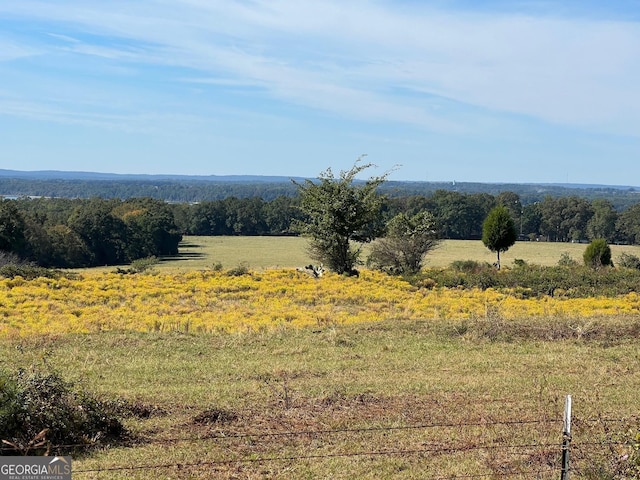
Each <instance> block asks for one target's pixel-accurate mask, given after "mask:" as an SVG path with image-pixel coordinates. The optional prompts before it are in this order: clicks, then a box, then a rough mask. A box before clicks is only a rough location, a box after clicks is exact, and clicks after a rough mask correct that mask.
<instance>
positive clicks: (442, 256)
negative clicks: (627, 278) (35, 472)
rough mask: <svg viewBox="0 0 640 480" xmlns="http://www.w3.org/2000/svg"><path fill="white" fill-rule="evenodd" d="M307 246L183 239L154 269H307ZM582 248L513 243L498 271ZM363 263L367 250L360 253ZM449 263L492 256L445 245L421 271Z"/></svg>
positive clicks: (290, 241)
mask: <svg viewBox="0 0 640 480" xmlns="http://www.w3.org/2000/svg"><path fill="white" fill-rule="evenodd" d="M306 246H307V240H306V239H304V238H301V237H225V236H219V237H190V236H187V237H185V238H184V240H183V242H182V244H181V245H180V254H179V255H178V256H176V257H171V258H167V259H164V260H163V261H162V262H161V264H160V265H158V267H157V268H159V269H166V268H178V269H185V270H187V269H207V268H211V267H212V266H213V265H215V264H221V265H222V266H223V267H224V268H233V267H236V266H238V265H240V264H246V265H247V266H248V267H249V268H253V269H261V268H294V267H300V266H304V265H308V264H310V263H312V260H311V259H310V258H309V255H308V254H307V251H306ZM586 248H587V245H586V244H581V243H558V242H516V244H515V245H514V246H513V247H511V248H510V249H509V250H508V251H507V252H505V253H503V254H502V255H501V260H502V264H503V266H507V267H508V266H511V265H513V261H514V260H515V259H521V260H524V261H526V262H527V263H532V264H536V265H544V266H551V265H557V264H558V261H559V260H560V258H561V256H562V255H563V254H567V255H569V256H570V257H571V258H573V259H574V260H576V261H578V262H580V263H581V262H582V254H583V253H584V250H585V249H586ZM363 249H364V250H363V257H366V254H367V245H365V246H364V247H363ZM611 250H612V254H613V261H614V264H615V262H616V260H617V258H619V256H620V255H621V254H622V253H623V252H626V253H630V254H633V255H636V256H640V246H636V245H633V246H632V245H612V246H611ZM455 260H477V261H480V262H488V263H493V262H495V260H496V256H495V254H494V253H492V252H491V251H489V250H488V249H487V248H486V247H485V246H484V245H483V244H482V241H480V240H445V241H443V242H442V243H441V244H440V246H439V247H438V248H437V249H436V250H434V251H433V252H431V253H429V254H428V255H427V257H426V262H425V266H426V267H446V266H449V265H450V264H451V262H453V261H455Z"/></svg>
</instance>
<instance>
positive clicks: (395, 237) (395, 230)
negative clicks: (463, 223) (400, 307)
mask: <svg viewBox="0 0 640 480" xmlns="http://www.w3.org/2000/svg"><path fill="white" fill-rule="evenodd" d="M438 243H439V240H438V228H437V224H436V220H435V217H434V216H433V215H432V214H431V213H429V212H426V211H423V212H420V213H418V214H416V215H413V216H411V217H409V216H407V215H405V214H404V213H400V214H398V215H396V216H395V217H393V218H392V219H391V220H390V221H389V223H388V224H387V233H386V235H385V236H384V238H380V239H378V240H376V241H375V242H374V243H373V245H372V247H371V254H370V255H369V263H370V264H371V265H374V266H375V267H377V268H379V269H381V270H386V271H389V272H391V273H409V274H413V273H418V272H419V271H420V270H421V269H422V262H423V259H424V256H425V255H426V254H427V253H428V252H430V251H431V250H433V249H434V248H435V247H436V246H437V245H438Z"/></svg>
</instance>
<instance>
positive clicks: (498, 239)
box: [482, 205, 518, 270]
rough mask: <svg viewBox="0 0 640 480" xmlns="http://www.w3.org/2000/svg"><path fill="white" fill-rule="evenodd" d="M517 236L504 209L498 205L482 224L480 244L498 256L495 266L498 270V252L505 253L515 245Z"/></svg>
mask: <svg viewBox="0 0 640 480" xmlns="http://www.w3.org/2000/svg"><path fill="white" fill-rule="evenodd" d="M517 238H518V234H517V232H516V227H515V224H514V222H513V218H511V215H510V214H509V210H507V208H506V207H504V206H502V205H499V206H497V207H495V208H494V209H492V210H491V211H490V212H489V215H487V218H486V219H485V221H484V223H483V224H482V243H484V245H485V247H487V248H488V249H489V250H491V251H492V252H496V253H497V255H498V261H497V263H496V266H497V268H498V270H500V252H506V251H507V250H509V248H510V247H511V246H512V245H513V244H514V243H516V239H517Z"/></svg>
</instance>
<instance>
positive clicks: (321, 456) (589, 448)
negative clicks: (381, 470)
mask: <svg viewBox="0 0 640 480" xmlns="http://www.w3.org/2000/svg"><path fill="white" fill-rule="evenodd" d="M638 421H639V419H638V418H637V417H632V418H615V417H604V416H603V417H599V418H580V417H577V418H574V419H571V414H569V425H571V424H572V425H573V428H574V429H575V431H574V432H572V431H571V427H569V428H567V412H566V406H565V417H564V418H563V419H559V418H555V419H554V418H549V417H548V416H546V415H545V418H540V419H527V420H518V419H505V420H498V421H474V422H433V423H420V424H414V425H390V426H374V427H354V428H350V427H345V428H335V429H300V430H295V429H294V430H287V431H249V432H245V431H242V432H235V433H234V432H230V431H213V432H211V433H208V434H200V435H184V436H175V437H170V438H148V439H143V440H142V442H141V443H143V444H145V445H176V444H179V443H192V444H204V443H206V442H216V443H217V444H222V443H223V442H234V441H236V442H237V441H245V442H248V443H250V444H251V445H252V446H253V447H254V450H253V451H250V452H249V453H248V454H245V455H244V456H240V455H238V456H233V457H232V458H229V457H231V455H229V456H228V457H227V458H214V459H205V460H202V461H191V462H189V461H184V462H180V461H169V462H155V463H154V462H149V463H141V464H134V465H131V464H129V465H122V466H105V467H98V468H84V467H80V468H74V470H73V474H74V478H109V476H110V475H116V474H119V475H120V476H127V475H128V474H129V473H130V474H132V475H133V474H134V472H136V473H142V472H144V471H155V472H157V471H159V470H162V469H166V470H170V469H173V470H178V471H180V470H184V469H192V470H194V469H215V468H224V467H228V466H232V465H239V466H251V465H256V464H273V463H289V464H292V463H295V462H302V461H305V462H321V461H327V460H331V459H338V458H345V459H346V458H356V459H374V458H377V457H400V458H405V459H406V458H413V459H414V461H419V462H424V463H428V462H431V461H433V459H437V458H441V457H442V456H452V455H467V456H469V455H474V454H478V453H479V452H484V453H485V454H487V453H491V452H500V453H501V454H503V455H506V456H507V457H510V458H512V459H514V460H517V459H518V458H522V457H524V458H525V459H527V458H528V459H538V461H537V462H534V461H522V462H518V461H511V462H506V463H505V464H504V465H502V466H498V467H495V468H491V471H489V472H487V473H470V474H458V475H454V476H441V477H438V476H435V477H433V476H432V477H431V478H433V479H434V480H439V479H473V478H478V479H480V478H531V479H547V478H558V477H560V478H561V479H568V478H569V472H573V473H575V474H578V475H580V474H581V472H580V469H579V467H577V465H586V464H596V463H597V462H600V463H602V462H605V463H609V466H611V465H615V464H616V462H618V463H619V462H620V460H621V458H622V457H623V452H624V451H625V449H627V450H628V447H629V442H628V440H627V439H626V438H624V435H622V434H621V433H620V432H624V431H625V430H626V429H628V427H629V426H630V425H637V424H638ZM498 427H501V428H505V429H507V431H509V430H514V429H517V430H519V431H520V433H521V434H522V433H523V430H524V429H529V431H530V432H532V435H531V437H532V438H534V437H536V436H538V434H539V433H540V431H544V432H549V433H545V434H546V435H547V436H546V437H545V439H544V440H542V441H541V440H538V441H532V442H518V441H509V440H508V439H507V440H503V441H494V442H486V443H484V442H483V441H482V439H481V438H479V439H478V440H476V441H473V442H466V443H462V442H457V441H456V439H455V438H454V437H455V436H454V435H451V441H449V442H442V441H439V442H428V441H425V440H424V439H423V440H421V441H419V442H418V444H417V445H416V446H415V447H411V448H400V447H398V448H356V449H354V450H349V451H331V452H322V453H309V451H308V450H307V451H305V449H304V446H302V452H303V453H299V454H282V455H273V454H271V455H270V454H264V453H262V454H261V453H260V452H261V451H263V450H264V448H260V447H265V445H266V444H268V443H269V442H278V441H281V440H282V439H284V438H286V439H299V438H302V437H307V438H313V439H316V440H320V441H323V440H324V441H326V442H328V443H329V442H330V438H329V437H331V436H337V435H341V436H348V437H350V438H356V436H357V437H360V436H365V437H370V436H375V435H380V434H384V435H393V434H395V433H399V432H415V433H416V434H423V435H425V432H427V431H429V430H443V429H450V430H452V431H469V429H472V428H477V429H481V430H482V429H484V430H487V429H492V428H498ZM596 430H598V431H599V432H600V439H597V438H596V436H594V431H596ZM551 432H555V434H553V433H551ZM534 433H535V434H534ZM521 436H522V435H521ZM524 436H525V437H526V436H527V435H524ZM425 437H426V435H425ZM327 439H329V440H327ZM513 439H514V440H515V437H514V438H513ZM567 440H569V441H568V442H567ZM363 443H365V444H366V441H365V442H363ZM100 447H103V448H104V447H105V445H102V444H100V442H96V443H84V444H76V445H56V446H52V447H51V448H55V449H57V450H66V451H71V450H73V451H81V450H82V449H94V448H100ZM0 448H1V449H2V450H3V451H5V452H6V451H10V450H12V449H11V448H10V447H7V446H6V445H5V446H3V447H0ZM569 451H571V459H572V460H573V459H575V462H574V463H573V464H571V463H569V455H568V453H569ZM565 454H566V457H565ZM540 459H542V461H540ZM578 478H580V477H578ZM620 478H624V477H620ZM634 478H636V477H634Z"/></svg>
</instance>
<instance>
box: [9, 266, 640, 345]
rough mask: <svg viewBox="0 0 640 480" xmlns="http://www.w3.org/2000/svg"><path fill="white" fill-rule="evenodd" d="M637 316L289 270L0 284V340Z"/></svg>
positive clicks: (624, 308) (636, 300) (383, 278)
mask: <svg viewBox="0 0 640 480" xmlns="http://www.w3.org/2000/svg"><path fill="white" fill-rule="evenodd" d="M608 315H625V316H629V315H631V316H635V315H640V296H639V295H637V294H635V293H630V294H627V295H624V296H620V297H616V298H606V297H599V298H555V297H554V298H552V297H543V298H537V299H536V298H521V296H518V295H516V294H515V293H513V294H512V293H510V292H505V291H496V290H491V289H489V290H485V291H481V290H463V289H443V288H435V289H425V288H422V289H418V288H416V287H414V286H412V285H410V284H409V283H407V282H405V281H403V280H402V279H400V278H397V277H391V276H387V275H384V274H381V273H378V272H373V271H363V272H361V274H360V276H359V277H343V276H338V275H335V274H326V275H325V276H323V277H322V278H320V279H315V278H312V277H311V276H309V275H307V274H306V273H302V272H298V271H296V270H294V269H279V270H276V269H273V270H265V271H260V272H250V273H248V274H246V275H239V276H230V275H227V274H225V273H224V272H213V271H200V272H194V271H192V272H185V273H157V272H156V273H154V274H144V275H141V274H138V275H126V274H118V273H105V272H86V273H83V274H81V275H79V276H78V277H77V278H75V279H68V278H60V279H51V278H38V279H35V280H25V279H23V278H21V277H16V278H13V279H1V280H0V337H12V336H29V335H38V334H62V333H71V332H99V331H107V330H117V331H181V332H192V333H195V332H207V333H216V332H229V333H235V332H244V331H260V330H269V329H273V328H282V327H283V326H285V327H294V328H296V327H309V326H327V325H340V324H348V323H356V322H375V321H379V320H387V319H398V320H403V319H408V320H412V319H420V320H430V319H434V320H442V319H449V320H464V319H482V318H489V317H491V318H496V317H497V318H501V319H504V320H509V319H517V318H520V319H522V318H529V317H564V318H568V317H571V318H582V317H584V318H588V317H595V316H598V317H601V316H608Z"/></svg>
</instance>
